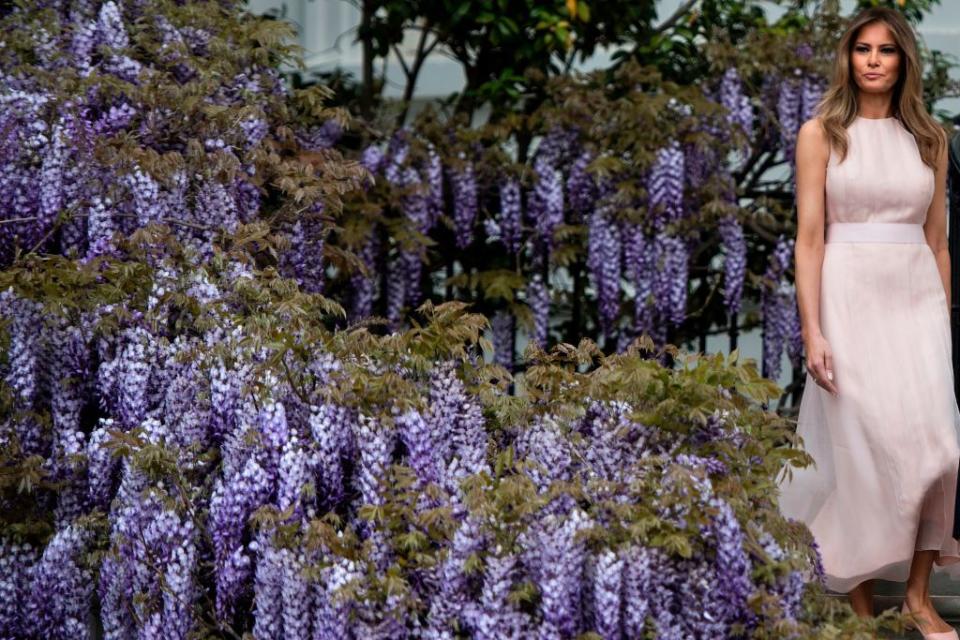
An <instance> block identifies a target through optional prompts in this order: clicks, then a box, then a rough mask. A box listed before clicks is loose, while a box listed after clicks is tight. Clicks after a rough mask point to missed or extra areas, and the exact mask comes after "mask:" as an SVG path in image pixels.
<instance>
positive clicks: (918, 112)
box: [816, 7, 947, 170]
mask: <svg viewBox="0 0 960 640" xmlns="http://www.w3.org/2000/svg"><path fill="white" fill-rule="evenodd" d="M872 22H882V23H884V24H885V25H887V28H889V29H890V33H892V34H893V39H894V41H895V42H896V44H897V48H898V49H899V52H900V65H899V71H898V77H897V82H896V84H895V85H894V89H893V115H894V117H895V118H897V120H899V121H900V123H901V124H902V125H903V127H904V128H905V129H906V130H907V131H909V132H910V133H912V134H913V136H914V139H915V140H916V141H917V148H918V149H919V150H920V158H921V159H922V160H923V163H924V164H926V165H927V166H929V167H931V168H933V169H934V170H936V164H937V157H938V154H939V153H941V151H942V149H943V147H944V146H946V143H947V139H946V132H945V131H944V129H943V127H941V126H940V124H939V123H937V121H936V120H934V119H933V116H931V115H930V114H929V113H927V110H926V108H925V107H924V105H923V76H922V73H921V63H920V56H919V54H918V51H917V40H916V36H915V35H914V32H913V29H912V28H911V27H910V25H909V24H908V23H907V21H906V19H905V18H904V17H903V15H901V14H900V12H898V11H896V10H894V9H890V8H887V7H870V8H869V9H864V10H863V11H861V12H860V13H858V14H857V15H856V16H854V17H853V19H851V21H850V24H849V25H848V26H847V29H846V31H844V32H843V36H842V37H841V38H840V42H839V44H838V45H837V55H836V58H835V60H834V65H833V78H832V80H831V82H830V86H829V87H828V88H827V90H826V91H825V92H824V94H823V97H822V98H821V99H820V101H819V102H818V103H817V108H816V114H817V115H818V116H820V120H821V123H822V124H823V128H824V130H825V131H826V133H827V137H828V139H829V140H830V146H832V147H833V148H834V149H836V150H837V152H838V154H839V155H840V160H841V161H843V159H844V158H846V157H847V133H846V128H847V127H848V126H850V123H852V122H853V120H854V119H855V118H856V117H857V113H858V107H857V95H858V94H857V92H858V87H857V83H856V80H855V79H854V77H853V74H852V73H851V69H850V55H851V52H852V51H853V47H854V45H855V44H856V42H857V36H858V35H859V33H860V29H861V28H862V27H863V26H864V25H867V24H870V23H872Z"/></svg>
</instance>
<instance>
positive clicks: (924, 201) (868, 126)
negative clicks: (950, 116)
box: [825, 117, 934, 224]
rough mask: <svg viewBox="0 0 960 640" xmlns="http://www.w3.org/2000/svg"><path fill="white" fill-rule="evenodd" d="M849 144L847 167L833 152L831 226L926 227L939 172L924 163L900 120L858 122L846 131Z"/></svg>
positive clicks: (829, 165) (829, 192)
mask: <svg viewBox="0 0 960 640" xmlns="http://www.w3.org/2000/svg"><path fill="white" fill-rule="evenodd" d="M847 140H848V144H847V157H846V158H844V160H843V162H841V161H840V154H838V153H837V151H836V150H835V149H831V150H830V160H829V162H828V163H827V179H826V200H825V206H826V218H825V221H826V223H827V224H829V223H832V222H908V223H915V224H923V223H924V222H925V221H926V217H927V210H928V209H929V207H930V202H931V201H932V200H933V192H934V171H933V169H932V168H930V167H928V166H927V165H925V164H924V163H923V161H922V160H921V159H920V151H919V149H917V144H916V141H915V140H914V138H913V134H911V133H910V132H909V131H907V130H906V129H905V128H904V126H903V125H902V124H901V123H900V121H899V120H897V119H896V118H877V119H873V118H863V117H857V118H856V119H855V120H854V121H853V122H852V123H851V124H850V126H849V127H848V128H847Z"/></svg>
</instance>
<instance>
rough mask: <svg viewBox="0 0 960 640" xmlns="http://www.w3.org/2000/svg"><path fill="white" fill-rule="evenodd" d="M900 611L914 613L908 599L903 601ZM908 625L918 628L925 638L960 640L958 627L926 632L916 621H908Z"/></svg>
mask: <svg viewBox="0 0 960 640" xmlns="http://www.w3.org/2000/svg"><path fill="white" fill-rule="evenodd" d="M900 613H902V614H903V615H905V616H907V615H911V614H912V613H913V612H912V611H910V609H909V608H907V601H906V600H904V601H903V606H902V607H900ZM906 627H907V628H908V629H916V630H917V631H919V632H920V635H922V636H923V640H960V637H958V636H957V630H956V629H952V630H950V631H935V632H931V633H924V632H923V630H922V629H920V627H918V626H917V625H916V623H913V622H907V623H906Z"/></svg>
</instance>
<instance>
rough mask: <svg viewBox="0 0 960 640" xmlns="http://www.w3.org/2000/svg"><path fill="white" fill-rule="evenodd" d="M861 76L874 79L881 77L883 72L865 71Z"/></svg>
mask: <svg viewBox="0 0 960 640" xmlns="http://www.w3.org/2000/svg"><path fill="white" fill-rule="evenodd" d="M863 77H864V78H866V79H867V80H876V79H877V78H882V77H883V74H882V73H865V74H863Z"/></svg>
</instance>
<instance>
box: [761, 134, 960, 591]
mask: <svg viewBox="0 0 960 640" xmlns="http://www.w3.org/2000/svg"><path fill="white" fill-rule="evenodd" d="M847 135H848V139H849V147H848V152H847V157H846V159H845V160H844V161H843V162H840V157H839V154H837V153H836V151H831V153H830V159H829V162H828V164H827V176H826V223H827V231H826V239H825V245H824V249H825V252H824V258H823V268H822V271H821V282H820V327H821V330H822V332H823V335H824V337H825V338H826V339H827V341H828V343H829V345H830V348H831V349H832V351H833V364H834V368H833V374H834V382H835V383H836V385H837V389H838V392H839V396H838V397H834V396H832V395H831V394H830V393H829V392H828V391H826V390H824V389H822V388H821V387H820V386H818V385H817V384H816V382H814V380H813V378H812V376H811V375H810V374H809V373H807V377H806V386H805V388H804V391H803V396H802V398H801V402H800V409H799V415H798V424H797V433H798V434H799V435H800V436H801V437H802V439H803V444H804V448H805V449H806V450H807V452H808V453H810V455H811V456H812V457H813V458H814V460H816V466H813V465H811V466H808V467H806V468H804V469H792V468H791V470H792V473H793V478H792V480H789V479H786V477H785V474H783V475H781V476H780V477H781V481H780V490H781V496H780V510H781V513H783V515H785V516H787V517H791V518H795V519H798V520H800V521H802V522H804V523H806V524H807V525H808V526H809V527H810V530H811V532H812V533H813V536H814V538H815V539H816V541H817V544H818V546H819V548H820V553H821V557H822V560H823V567H824V571H825V573H826V575H827V585H826V586H827V588H828V589H830V590H832V591H837V592H843V593H846V592H849V591H850V590H851V589H852V588H853V587H855V586H857V584H859V583H860V582H862V581H863V580H866V579H868V578H882V579H885V580H893V581H897V582H903V581H906V579H907V576H908V575H909V569H910V562H911V559H912V557H913V552H914V550H915V549H937V550H939V552H940V553H939V557H938V559H937V560H936V562H935V564H934V571H935V572H939V571H947V572H948V573H949V574H951V577H954V578H956V579H960V564H955V563H957V562H958V561H960V545H958V542H957V540H954V539H953V538H952V537H951V532H952V525H953V515H954V513H953V512H954V498H955V494H956V485H957V468H958V461H960V411H958V408H957V402H956V398H955V396H954V393H953V367H952V364H951V336H950V323H949V311H948V309H947V303H946V295H945V294H944V289H943V283H942V280H941V279H940V273H939V270H938V269H937V263H936V259H935V258H934V255H933V252H932V251H931V249H930V247H929V245H928V244H927V243H926V241H925V238H924V235H923V227H922V225H923V223H924V221H925V220H926V216H927V209H928V208H929V206H930V203H931V201H932V199H933V193H934V172H933V170H932V169H931V168H930V167H927V166H926V165H924V164H923V163H922V162H921V160H920V153H919V151H918V149H917V145H916V142H915V140H914V138H913V135H912V134H911V133H910V132H908V131H907V130H906V129H905V128H904V126H903V125H902V123H901V122H900V121H899V120H898V119H896V118H882V119H868V118H862V117H858V118H857V119H856V120H855V121H854V122H853V123H852V124H851V125H850V126H849V128H848V129H847Z"/></svg>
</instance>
